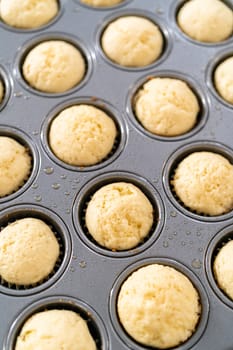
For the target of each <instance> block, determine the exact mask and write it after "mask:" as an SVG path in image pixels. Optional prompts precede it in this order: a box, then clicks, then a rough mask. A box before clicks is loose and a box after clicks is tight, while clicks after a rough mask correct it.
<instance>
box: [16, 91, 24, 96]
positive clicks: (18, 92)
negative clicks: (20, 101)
mask: <svg viewBox="0 0 233 350" xmlns="http://www.w3.org/2000/svg"><path fill="white" fill-rule="evenodd" d="M22 96H23V93H22V91H17V92H14V97H22Z"/></svg>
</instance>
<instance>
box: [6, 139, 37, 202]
mask: <svg viewBox="0 0 233 350" xmlns="http://www.w3.org/2000/svg"><path fill="white" fill-rule="evenodd" d="M31 162H32V160H31V156H30V155H29V152H28V150H27V149H26V147H24V146H23V145H21V144H20V143H19V142H17V141H16V140H14V139H12V138H10V137H6V136H0V197H4V196H7V195H9V194H11V193H13V192H15V191H17V190H18V189H19V188H20V187H21V186H22V185H23V184H24V182H25V181H26V180H27V178H28V177H29V175H30V170H31Z"/></svg>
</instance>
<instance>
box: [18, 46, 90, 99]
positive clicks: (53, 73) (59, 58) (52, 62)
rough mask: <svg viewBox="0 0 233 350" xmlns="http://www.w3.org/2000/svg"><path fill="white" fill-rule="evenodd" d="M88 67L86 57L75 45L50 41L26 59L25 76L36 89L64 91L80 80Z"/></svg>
mask: <svg viewBox="0 0 233 350" xmlns="http://www.w3.org/2000/svg"><path fill="white" fill-rule="evenodd" d="M85 69H86V68H85V60H84V58H83V56H82V54H81V52H80V51H79V50H78V49H77V48H76V47H75V46H73V45H72V44H70V43H68V42H66V41H62V40H50V41H44V42H42V43H40V44H38V45H37V46H35V47H34V48H33V49H32V50H31V51H30V52H29V53H28V55H27V56H26V58H25V60H24V62H23V77H24V79H25V80H26V81H27V82H28V84H29V85H31V86H32V87H33V88H34V89H36V90H39V91H43V92H48V93H61V92H65V91H67V90H70V89H72V88H73V87H74V86H76V85H77V84H78V83H80V82H81V80H82V79H83V77H84V75H85Z"/></svg>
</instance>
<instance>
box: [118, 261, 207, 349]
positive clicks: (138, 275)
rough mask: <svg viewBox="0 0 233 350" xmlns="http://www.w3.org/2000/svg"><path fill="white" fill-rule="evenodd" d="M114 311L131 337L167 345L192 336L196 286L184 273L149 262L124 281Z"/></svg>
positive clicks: (197, 314) (160, 346)
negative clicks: (149, 263)
mask: <svg viewBox="0 0 233 350" xmlns="http://www.w3.org/2000/svg"><path fill="white" fill-rule="evenodd" d="M117 311H118V316H119V320H120V323H121V324H122V326H123V328H124V329H125V331H126V332H127V333H128V334H129V335H130V336H131V337H132V338H133V339H134V340H136V341H137V342H139V343H140V344H143V345H145V346H149V347H155V348H156V349H168V348H171V347H172V348H173V347H175V346H179V345H181V344H182V343H183V342H185V341H186V340H187V339H189V338H190V337H191V336H192V334H193V333H194V332H195V330H196V327H197V324H198V320H199V317H200V312H201V306H200V303H199V295H198V293H197V290H196V289H195V288H194V286H193V285H192V283H191V282H190V280H189V279H188V278H187V277H186V276H185V275H184V274H182V273H181V272H179V271H177V270H175V269H174V268H172V267H169V266H164V265H159V264H151V265H147V266H145V267H142V268H140V269H138V270H137V271H135V272H133V273H132V275H130V276H129V277H128V278H127V279H126V281H124V283H123V284H122V286H121V289H120V293H119V296H118V300H117Z"/></svg>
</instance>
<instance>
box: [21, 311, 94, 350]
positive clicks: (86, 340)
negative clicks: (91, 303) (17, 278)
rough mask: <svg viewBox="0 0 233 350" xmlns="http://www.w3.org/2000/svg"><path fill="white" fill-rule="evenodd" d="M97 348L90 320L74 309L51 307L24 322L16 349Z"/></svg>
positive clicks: (72, 349)
mask: <svg viewBox="0 0 233 350" xmlns="http://www.w3.org/2000/svg"><path fill="white" fill-rule="evenodd" d="M32 349H34V350H37V349H38V350H40V349H44V350H45V349H48V350H58V349H64V350H65V349H67V350H68V349H69V350H96V344H95V342H94V340H93V338H92V336H91V334H90V331H89V329H88V327H87V323H86V321H84V320H83V319H82V318H81V317H80V316H79V315H78V314H77V313H75V312H74V311H70V310H57V309H52V310H47V311H42V312H38V313H36V314H34V315H32V316H31V317H30V318H29V319H28V320H27V321H26V322H25V323H24V325H23V327H22V329H21V331H20V334H19V336H18V338H17V341H16V345H15V350H32Z"/></svg>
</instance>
